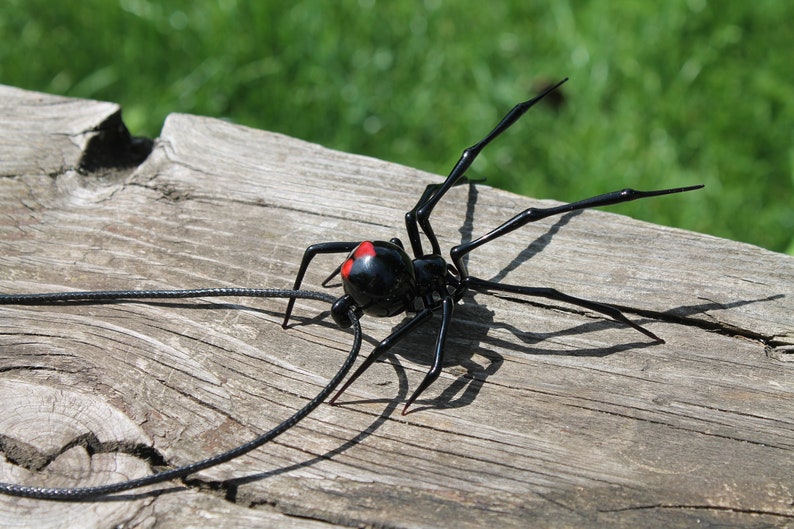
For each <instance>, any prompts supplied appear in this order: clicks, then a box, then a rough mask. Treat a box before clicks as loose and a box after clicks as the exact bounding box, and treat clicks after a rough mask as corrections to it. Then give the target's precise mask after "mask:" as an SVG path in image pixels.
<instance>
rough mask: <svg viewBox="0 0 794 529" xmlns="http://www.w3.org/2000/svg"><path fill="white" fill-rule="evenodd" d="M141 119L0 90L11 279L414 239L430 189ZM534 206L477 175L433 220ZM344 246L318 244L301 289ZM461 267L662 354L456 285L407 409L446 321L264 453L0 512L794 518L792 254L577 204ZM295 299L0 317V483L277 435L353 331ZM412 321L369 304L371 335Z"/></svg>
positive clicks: (144, 521)
mask: <svg viewBox="0 0 794 529" xmlns="http://www.w3.org/2000/svg"><path fill="white" fill-rule="evenodd" d="M528 119H531V117H528ZM488 125H489V124H487V123H486V124H484V126H488ZM125 132H126V131H125V130H124V128H123V125H122V124H121V119H120V113H119V109H118V107H117V106H115V105H112V104H108V103H98V102H93V101H79V100H72V99H63V98H57V97H52V96H46V95H42V94H36V93H31V92H24V91H21V90H17V89H13V88H7V87H2V88H0V291H2V292H8V293H29V292H45V291H60V290H70V289H74V290H88V289H126V288H138V289H140V288H196V287H212V286H248V287H261V288H271V287H272V288H276V287H278V288H281V287H289V286H291V283H292V280H293V277H294V274H295V272H296V269H297V265H298V263H299V261H300V258H301V255H302V253H303V249H304V248H305V247H306V246H308V245H309V244H312V243H315V242H321V241H333V240H361V239H388V238H390V237H393V236H404V231H403V227H402V217H403V213H404V212H405V211H406V210H407V209H409V208H410V207H411V206H413V204H414V202H415V201H416V199H417V198H418V196H419V194H420V193H421V191H422V190H423V189H424V186H425V185H427V184H428V183H430V182H437V181H439V177H437V176H433V175H429V174H426V173H422V172H420V171H417V170H414V169H410V168H406V167H402V166H399V165H395V164H392V163H386V162H383V161H379V160H375V159H371V158H365V157H361V156H355V155H350V154H345V153H340V152H335V151H331V150H328V149H325V148H323V147H320V146H317V145H313V144H309V143H306V142H303V141H299V140H296V139H292V138H288V137H285V136H282V135H279V134H273V133H269V132H262V131H257V130H251V129H247V128H244V127H240V126H236V125H232V124H229V123H225V122H223V121H219V120H214V119H209V118H203V117H196V116H188V115H171V116H169V118H168V119H167V121H166V123H165V125H164V128H163V131H162V134H161V136H160V138H159V139H157V140H156V141H155V144H154V148H153V150H152V152H151V154H150V155H149V156H148V158H146V159H145V160H142V158H143V156H145V153H146V148H147V147H148V145H147V144H146V142H136V141H132V140H131V139H130V138H129V137H128V136H127V135H126V133H125ZM519 133H520V132H519ZM616 187H619V184H617V185H616ZM647 187H648V188H653V187H655V186H654V183H653V182H648V185H647ZM604 191H611V190H606V189H605V190H604ZM653 200H660V201H665V207H676V202H677V201H680V200H694V201H696V200H698V195H697V194H696V193H690V194H687V195H678V196H674V197H664V198H657V199H653ZM538 203H539V201H536V200H533V199H530V198H526V197H520V196H516V195H512V194H509V193H506V192H503V191H499V190H495V189H491V188H489V187H487V186H484V185H477V186H461V187H459V188H455V189H454V190H453V191H452V192H450V193H449V195H448V197H446V198H445V199H444V201H443V202H442V203H441V205H440V206H439V207H438V209H437V210H436V213H435V214H434V216H433V221H434V223H433V225H434V228H435V230H436V232H437V234H439V236H440V240H441V243H442V245H443V246H444V247H446V248H448V247H450V246H452V245H454V244H456V243H458V242H460V241H461V240H463V239H469V238H471V237H473V236H477V235H478V234H481V233H483V232H484V231H486V230H488V229H490V228H492V227H494V226H496V225H498V224H499V223H501V222H502V221H504V220H505V219H507V218H509V217H511V216H512V215H514V214H515V213H516V212H518V211H520V210H522V209H525V208H527V207H529V206H530V205H535V204H538ZM704 214H708V213H707V212H704ZM338 260H339V256H328V257H321V258H318V259H317V260H316V262H315V263H314V264H313V267H312V268H311V269H310V272H309V274H308V276H307V285H306V286H307V287H312V288H315V289H318V288H319V282H320V281H321V280H322V279H323V278H324V277H325V275H327V273H328V272H329V271H330V270H332V269H333V267H334V266H335V265H336V264H337V261H338ZM470 268H471V270H472V271H473V272H475V274H476V275H478V276H480V277H483V278H495V279H498V280H500V281H504V282H510V283H516V284H527V285H538V286H543V285H545V286H552V287H556V288H558V289H560V290H562V291H564V292H567V293H569V294H573V295H577V296H581V297H585V298H588V299H593V300H598V301H603V302H607V303H612V304H614V305H617V306H620V307H623V308H625V310H626V312H627V314H628V315H629V317H631V318H633V319H635V320H637V321H639V322H641V323H642V324H643V325H646V326H647V327H648V328H650V329H651V330H653V331H654V332H655V333H657V334H659V335H660V336H662V337H664V338H665V339H666V340H667V343H666V344H664V345H655V344H652V343H649V341H648V340H647V339H645V338H644V337H643V336H642V335H640V334H638V333H636V332H635V331H633V330H631V329H627V328H625V327H623V326H621V325H619V324H616V323H614V322H612V321H609V320H606V319H604V318H603V317H601V316H599V315H596V314H592V313H589V312H586V311H582V310H579V309H576V308H571V307H568V306H564V305H562V304H558V303H549V302H545V301H544V302H539V301H538V300H516V299H510V298H507V297H486V296H477V297H474V298H467V299H465V302H464V303H463V304H462V305H461V306H460V307H459V309H458V310H457V312H456V320H455V323H454V325H453V327H452V330H451V334H452V335H451V338H450V340H449V342H448V349H449V352H450V354H449V358H448V361H447V364H446V365H445V368H444V372H443V374H442V375H441V378H440V379H439V381H438V382H437V383H436V384H434V385H433V386H432V387H431V389H430V390H429V391H428V392H427V393H426V395H425V398H424V399H422V400H421V401H420V402H419V403H418V406H416V409H415V411H414V412H413V413H411V414H409V415H407V416H405V417H403V416H401V415H400V414H399V410H400V409H401V406H400V404H399V403H400V402H401V401H404V399H405V398H406V396H407V395H408V394H409V393H408V392H409V391H410V389H411V388H414V387H415V386H416V384H417V383H418V382H419V380H421V377H422V375H423V373H424V372H425V371H426V370H427V368H428V365H427V361H428V351H429V350H430V348H431V346H432V343H433V340H434V333H435V326H434V325H432V324H430V325H426V326H425V327H424V328H422V329H421V330H420V331H419V332H418V333H417V334H416V335H415V336H414V337H413V338H411V339H410V340H407V341H406V342H405V343H403V344H402V345H400V346H399V347H397V348H396V349H395V351H394V354H393V355H391V356H389V357H388V359H387V360H386V361H384V362H379V363H377V364H376V365H375V366H373V368H372V369H371V370H370V371H369V372H367V373H366V374H365V375H364V376H363V377H362V378H361V379H360V380H359V381H357V382H356V384H354V385H353V386H352V387H351V388H350V390H349V391H348V393H347V394H346V396H345V397H344V398H343V399H341V400H342V405H341V406H336V407H331V406H328V405H324V406H321V407H320V408H319V409H318V410H317V411H316V412H315V413H314V414H312V415H311V416H310V417H309V418H308V419H306V420H304V421H303V422H302V423H300V424H299V425H298V426H296V427H295V428H294V429H293V430H291V431H289V432H288V433H286V434H285V435H284V436H282V437H280V438H279V439H278V440H277V441H276V442H274V443H272V444H269V445H266V446H265V447H263V448H262V449H259V450H257V451H255V452H253V453H252V454H250V455H248V456H245V457H243V458H240V459H239V460H235V461H233V462H231V463H228V464H225V465H223V466H221V467H217V468H214V469H211V470H209V471H205V472H201V473H199V474H198V475H195V476H193V479H191V480H189V481H187V482H186V483H170V484H166V485H164V486H160V487H153V490H152V489H146V490H142V491H136V492H133V493H127V494H122V495H120V496H118V497H113V498H110V499H107V498H106V499H104V500H103V501H96V502H84V503H77V504H74V503H56V502H46V501H34V500H20V499H16V498H9V497H0V525H2V526H4V527H30V526H36V527H40V528H42V527H64V526H73V527H84V528H86V527H116V526H122V525H123V526H125V527H158V528H165V527H168V528H171V527H194V526H201V527H235V526H245V527H250V526H253V525H271V526H279V527H320V526H322V527H328V526H337V525H338V526H377V527H453V526H454V527H484V526H498V527H526V526H530V525H535V526H546V527H591V526H605V525H609V526H624V527H629V526H630V527H635V526H643V527H676V526H681V527H684V526H687V527H688V526H693V525H695V524H697V523H701V524H704V525H705V524H707V525H721V526H737V525H741V526H746V527H768V526H786V525H794V463H793V461H794V378H793V377H792V373H793V370H792V368H793V367H794V363H793V362H792V354H791V353H792V350H793V349H794V319H793V318H792V314H794V288H793V287H794V259H792V258H791V257H788V256H784V255H780V254H775V253H772V252H768V251H765V250H763V249H760V248H756V247H753V246H749V245H745V244H739V243H735V242H731V241H726V240H722V239H717V238H714V237H709V236H705V235H700V234H697V233H691V232H686V231H682V230H677V229H670V228H665V227H661V226H655V225H651V224H647V223H642V222H637V221H634V220H632V219H629V218H626V217H622V216H619V215H616V214H610V213H604V212H599V211H587V212H584V213H581V214H575V215H574V214H571V215H566V216H563V217H561V218H552V219H547V220H546V221H543V222H538V223H536V224H534V225H531V226H529V227H527V228H525V229H523V230H521V231H519V232H516V233H514V234H511V235H510V236H507V237H504V238H502V239H499V240H498V241H497V242H494V243H492V244H489V245H486V246H484V247H483V248H481V249H479V250H478V251H477V252H475V254H473V255H472V257H471V260H470ZM283 305H284V303H283V302H281V301H278V300H274V301H251V300H235V299H231V300H221V301H219V300H217V299H216V300H208V301H206V302H203V303H202V302H201V301H191V302H184V303H114V304H102V305H61V306H57V307H56V306H50V307H1V308H0V394H2V397H0V409H1V410H2V413H0V444H2V449H3V451H4V453H5V455H6V457H5V458H4V459H5V460H4V461H3V462H2V464H0V481H7V482H8V481H10V482H17V483H27V484H40V485H52V486H72V485H88V484H99V483H106V482H111V481H114V480H121V479H126V478H129V477H135V476H140V475H144V474H147V473H150V472H152V468H151V466H152V465H159V464H163V463H165V464H169V465H179V464H184V463H186V462H190V461H194V460H197V459H201V458H204V457H206V456H208V455H211V454H213V453H217V452H220V451H223V450H225V449H228V448H230V447H232V446H234V445H237V444H239V443H241V442H243V441H245V440H248V439H250V438H252V437H254V436H256V435H257V434H258V433H260V432H262V431H264V430H265V429H268V428H269V427H271V426H273V425H274V424H275V423H276V422H278V421H279V420H280V419H282V418H284V417H286V416H287V415H289V414H290V413H291V411H292V410H294V409H297V408H298V407H299V406H300V405H301V404H303V403H305V402H306V400H307V399H308V398H310V397H311V396H312V395H313V394H315V393H316V392H317V391H318V390H319V388H320V387H321V386H322V385H323V384H324V383H325V381H326V380H327V379H328V377H330V376H331V374H332V373H333V372H334V371H335V369H336V368H337V367H338V365H339V363H340V362H341V361H342V359H343V357H344V355H345V353H346V350H347V348H348V345H349V342H350V336H349V335H348V334H347V333H346V332H345V331H340V330H337V329H335V327H334V325H333V323H332V322H331V321H330V319H329V318H327V317H324V318H320V316H327V312H326V311H327V309H328V307H327V306H323V305H322V304H319V303H317V302H299V303H298V306H297V311H296V315H297V316H298V321H297V323H298V324H297V325H296V326H294V327H293V328H291V329H289V330H286V331H285V330H282V329H281V327H280V325H279V322H280V319H281V317H282V311H283V308H284V306H283ZM398 322H399V319H395V320H374V319H365V324H364V329H365V332H366V344H365V349H369V348H370V347H372V345H373V344H374V343H376V342H377V341H378V340H379V339H381V338H383V337H385V336H386V335H388V333H389V332H390V330H391V329H393V327H394V326H395V325H396V324H397V323H398ZM155 491H159V492H155Z"/></svg>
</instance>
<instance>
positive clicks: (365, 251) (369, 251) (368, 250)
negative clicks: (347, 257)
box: [353, 241, 375, 259]
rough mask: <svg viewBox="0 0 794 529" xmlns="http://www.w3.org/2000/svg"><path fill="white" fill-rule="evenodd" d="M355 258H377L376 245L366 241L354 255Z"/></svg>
mask: <svg viewBox="0 0 794 529" xmlns="http://www.w3.org/2000/svg"><path fill="white" fill-rule="evenodd" d="M353 257H354V258H355V259H361V258H362V257H375V245H374V244H372V243H371V242H369V241H364V242H362V243H361V244H359V245H358V248H356V251H355V252H354V253H353Z"/></svg>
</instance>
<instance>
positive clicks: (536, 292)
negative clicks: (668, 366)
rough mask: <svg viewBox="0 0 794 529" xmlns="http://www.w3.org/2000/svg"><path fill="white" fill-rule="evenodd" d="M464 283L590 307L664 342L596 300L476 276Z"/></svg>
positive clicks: (478, 288) (484, 289) (487, 290)
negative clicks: (486, 279)
mask: <svg viewBox="0 0 794 529" xmlns="http://www.w3.org/2000/svg"><path fill="white" fill-rule="evenodd" d="M464 284H465V285H466V286H467V287H468V288H470V289H471V290H474V291H475V292H482V293H484V294H488V293H492V292H494V291H498V292H510V293H513V294H522V295H524V296H532V297H540V298H546V299H553V300H555V301H562V302H564V303H570V304H571V305H576V306H578V307H584V308H586V309H590V310H592V311H595V312H600V313H601V314H605V315H607V316H610V317H611V318H613V319H615V320H617V321H619V322H621V323H625V324H626V325H628V326H630V327H632V328H634V329H635V330H637V331H639V332H641V333H642V334H644V335H645V336H647V337H648V338H650V339H652V340H654V341H656V342H658V343H664V340H662V339H661V338H659V337H658V336H656V335H655V334H654V333H652V332H651V331H649V330H648V329H645V328H644V327H641V326H639V325H637V324H636V323H634V322H632V321H631V320H629V319H628V318H627V317H626V316H624V315H623V313H622V312H620V311H619V310H618V309H616V308H615V307H613V306H611V305H605V304H604V303H598V302H596V301H590V300H587V299H582V298H577V297H574V296H569V295H568V294H564V293H562V292H560V291H559V290H555V289H553V288H545V287H525V286H519V285H505V284H502V283H496V282H494V281H485V280H483V279H478V278H476V277H472V276H469V277H467V278H466V279H465V280H464Z"/></svg>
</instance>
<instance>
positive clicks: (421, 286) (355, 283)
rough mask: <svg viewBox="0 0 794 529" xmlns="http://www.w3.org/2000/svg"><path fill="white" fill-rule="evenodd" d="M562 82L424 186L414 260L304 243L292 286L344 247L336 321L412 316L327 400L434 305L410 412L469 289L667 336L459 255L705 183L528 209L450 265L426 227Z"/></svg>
mask: <svg viewBox="0 0 794 529" xmlns="http://www.w3.org/2000/svg"><path fill="white" fill-rule="evenodd" d="M567 80H568V79H567V78H565V79H563V80H562V81H560V82H559V83H557V84H555V85H554V86H552V87H550V88H548V89H546V90H545V91H544V92H542V93H541V94H540V95H538V96H537V97H534V98H532V99H530V100H529V101H524V102H523V103H519V104H518V105H516V106H515V107H513V109H512V110H510V112H508V113H507V115H506V116H505V117H504V118H503V119H502V121H500V122H499V124H498V125H496V127H494V129H493V130H492V131H491V132H490V133H488V135H487V136H485V137H484V138H483V139H482V140H480V141H479V142H477V143H476V144H474V145H472V146H471V147H469V148H468V149H465V150H464V151H463V154H462V155H461V157H460V159H459V160H458V162H457V163H456V164H455V167H453V168H452V172H450V173H449V176H447V178H446V180H445V181H444V182H443V183H441V184H431V185H429V186H427V188H426V189H425V191H424V193H422V196H421V197H420V198H419V201H418V202H417V203H416V206H414V208H413V209H411V210H410V211H409V212H407V213H406V214H405V227H406V231H407V232H408V239H409V241H410V242H411V251H412V252H413V254H414V259H413V260H412V259H411V258H410V257H409V256H408V254H407V253H406V251H405V249H404V247H403V244H402V242H400V240H399V239H397V238H393V239H391V240H390V241H389V242H385V241H364V242H325V243H319V244H313V245H311V246H309V247H308V248H307V249H306V251H305V253H304V254H303V259H302V260H301V265H300V268H299V269H298V275H297V276H296V278H295V284H294V286H293V289H295V290H297V289H298V288H300V285H301V282H302V281H303V276H304V275H305V274H306V269H307V268H308V266H309V263H310V262H311V260H312V259H314V257H315V256H316V255H318V254H331V253H349V255H348V257H347V258H346V259H345V260H344V261H343V262H342V264H341V265H339V267H337V268H336V270H334V272H333V273H332V274H331V275H330V276H328V277H327V278H326V279H325V281H323V283H322V284H323V286H327V285H328V283H329V282H330V281H331V279H333V278H334V277H336V275H337V274H340V275H341V277H342V285H343V288H344V291H345V294H344V295H343V296H342V297H340V298H339V299H337V300H336V302H334V304H333V306H332V308H331V315H332V316H333V318H334V321H336V323H337V324H338V325H340V326H342V327H347V326H349V325H350V324H351V322H350V319H349V316H348V315H349V313H350V309H353V311H354V312H355V313H356V314H357V315H361V314H362V313H364V314H369V315H372V316H377V317H390V316H396V315H398V314H401V313H403V312H407V313H414V314H415V315H414V316H413V317H412V318H411V319H409V320H408V321H406V322H405V323H404V324H403V325H401V326H400V327H398V328H397V329H396V330H395V331H394V332H393V333H392V334H391V335H389V336H388V337H386V338H385V339H384V340H382V341H381V342H380V343H379V344H378V345H377V346H376V347H375V348H374V349H373V350H372V352H371V353H370V354H369V356H367V358H366V359H365V360H364V362H363V363H362V364H361V365H360V366H359V367H358V369H357V370H356V371H355V372H354V373H353V374H352V375H351V376H350V378H349V379H348V380H347V382H346V383H345V384H344V385H343V386H342V388H341V389H340V390H339V391H338V392H337V393H336V395H334V397H333V398H332V399H331V400H330V403H331V404H333V403H334V402H335V401H336V400H337V399H338V398H339V396H340V395H341V394H342V393H343V392H344V391H345V390H346V389H347V388H348V387H349V386H350V384H352V383H353V381H355V380H356V379H357V378H358V377H359V376H360V375H361V374H362V373H363V372H364V371H366V370H367V368H369V366H370V365H372V363H373V362H375V360H377V359H378V358H379V357H380V356H382V355H383V354H384V353H385V352H387V351H388V350H389V349H391V348H392V347H393V346H394V345H395V344H396V343H397V342H398V341H399V340H401V339H402V338H404V337H405V336H406V335H407V334H408V333H410V332H411V331H413V330H414V329H416V328H417V327H418V326H419V325H421V324H422V323H424V322H426V321H427V320H428V319H429V318H430V317H431V316H432V315H433V313H434V312H435V311H437V310H440V311H441V326H440V328H439V331H438V337H437V339H436V344H435V349H434V351H433V362H432V365H431V367H430V370H429V371H428V372H427V375H425V378H424V379H423V380H422V382H421V383H420V384H419V387H417V388H416V390H415V391H414V392H413V394H412V395H411V397H410V398H409V399H408V401H407V402H406V404H405V407H404V408H403V411H402V414H403V415H405V414H406V413H407V412H408V407H409V406H411V404H412V403H413V402H414V401H415V400H416V399H417V398H418V397H419V396H420V395H421V394H422V392H423V391H424V390H425V389H427V388H428V386H430V384H432V383H433V382H434V381H435V380H436V379H437V378H438V376H439V374H440V373H441V366H442V364H443V361H444V343H445V341H446V337H447V330H448V329H449V324H450V321H451V320H452V314H453V312H454V308H455V305H456V304H457V302H458V301H460V299H461V298H462V297H463V295H464V294H465V293H466V291H467V290H472V291H474V292H481V293H489V292H499V291H501V292H510V293H514V294H523V295H526V296H535V297H543V298H548V299H552V300H556V301H562V302H565V303H570V304H572V305H577V306H580V307H584V308H587V309H590V310H593V311H595V312H600V313H602V314H605V315H607V316H611V317H612V318H614V319H615V320H618V321H620V322H622V323H625V324H626V325H629V326H631V327H633V328H634V329H636V330H638V331H639V332H641V333H643V334H644V335H646V336H648V337H649V338H651V339H652V340H654V341H656V342H658V343H664V340H662V339H661V338H659V337H658V336H656V335H655V334H654V333H652V332H651V331H649V330H647V329H645V328H643V327H641V326H639V325H637V324H636V323H633V322H631V321H630V320H629V319H628V318H626V316H624V315H623V314H622V313H621V312H620V311H619V310H618V309H616V308H615V307H611V306H609V305H605V304H602V303H597V302H594V301H588V300H586V299H581V298H577V297H573V296H569V295H567V294H564V293H562V292H559V291H557V290H555V289H553V288H544V287H526V286H519V285H505V284H501V283H496V282H493V281H485V280H483V279H479V278H477V277H474V276H471V275H469V271H468V270H467V269H466V266H465V264H464V262H463V258H464V256H465V255H466V254H468V253H469V252H471V251H472V250H475V249H477V248H479V247H480V246H482V245H484V244H486V243H488V242H491V241H493V240H494V239H497V238H498V237H501V236H503V235H506V234H508V233H510V232H511V231H513V230H516V229H518V228H520V227H522V226H524V225H525V224H528V223H530V222H535V221H537V220H540V219H544V218H546V217H550V216H552V215H559V214H561V213H567V212H570V211H574V210H579V209H585V208H592V207H599V206H608V205H612V204H620V203H622V202H628V201H630V200H636V199H639V198H647V197H653V196H658V195H667V194H671V193H681V192H684V191H691V190H694V189H699V188H702V187H703V186H702V185H695V186H689V187H680V188H674V189H663V190H659V191H636V190H634V189H623V190H622V191H615V192H612V193H606V194H604V195H599V196H596V197H592V198H588V199H585V200H581V201H579V202H573V203H571V204H564V205H562V206H556V207H551V208H529V209H527V210H525V211H522V212H521V213H519V214H518V215H516V216H515V217H513V218H512V219H510V220H508V221H507V222H505V223H504V224H502V225H501V226H499V227H497V228H495V229H494V230H492V231H490V232H489V233H486V234H485V235H483V236H482V237H479V238H477V239H474V240H472V241H470V242H467V243H463V244H459V245H458V246H455V247H453V248H452V250H451V251H450V258H451V263H448V262H447V261H446V260H445V259H444V258H443V257H442V256H441V248H440V246H439V244H438V239H437V238H436V236H435V233H434V232H433V228H432V226H431V225H430V214H431V213H432V212H433V208H434V207H436V204H438V202H439V201H440V200H441V198H443V196H444V194H445V193H446V192H447V191H449V189H450V188H452V187H453V186H455V185H458V184H461V183H464V182H467V181H468V180H467V179H466V178H465V176H464V175H465V173H466V171H467V170H468V169H469V167H470V166H471V164H472V163H473V162H474V160H475V158H477V155H478V154H479V153H480V151H482V150H483V149H484V148H485V146H486V145H488V144H489V143H491V141H493V140H494V139H495V138H496V137H497V136H499V135H500V134H501V133H503V132H504V131H505V130H507V129H508V128H509V127H510V126H511V125H513V124H514V123H515V122H516V121H518V119H519V118H520V117H521V116H523V115H524V113H525V112H526V111H527V110H529V109H530V108H531V107H532V106H533V105H534V104H535V103H537V102H538V101H540V100H541V99H543V97H545V96H546V95H547V94H549V93H550V92H552V91H553V90H555V89H556V88H558V87H559V86H560V85H561V84H563V83H564V82H565V81H567ZM420 228H421V229H422V232H423V233H424V235H425V237H427V240H428V241H429V242H430V246H431V250H430V253H425V251H424V249H423V248H422V242H421V240H420V235H419V229H420ZM294 304H295V299H294V298H291V299H290V301H289V304H288V305H287V310H286V315H285V316H284V323H283V327H284V328H286V327H287V326H288V324H289V319H290V315H291V314H292V309H293V306H294Z"/></svg>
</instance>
